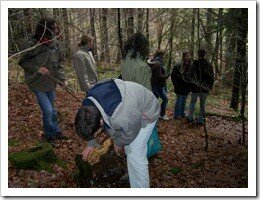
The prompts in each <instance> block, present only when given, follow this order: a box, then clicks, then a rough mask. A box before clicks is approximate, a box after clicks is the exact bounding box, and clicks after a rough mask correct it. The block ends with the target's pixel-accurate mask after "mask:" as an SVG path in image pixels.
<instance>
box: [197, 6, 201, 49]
mask: <svg viewBox="0 0 260 200" xmlns="http://www.w3.org/2000/svg"><path fill="white" fill-rule="evenodd" d="M197 22H198V25H197V38H198V49H200V9H199V8H198V9H197Z"/></svg>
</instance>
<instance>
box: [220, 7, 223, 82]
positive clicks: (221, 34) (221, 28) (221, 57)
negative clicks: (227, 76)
mask: <svg viewBox="0 0 260 200" xmlns="http://www.w3.org/2000/svg"><path fill="white" fill-rule="evenodd" d="M222 15H223V8H219V19H220V20H221V22H220V23H219V60H220V63H219V76H220V77H221V76H222V70H223V23H222Z"/></svg>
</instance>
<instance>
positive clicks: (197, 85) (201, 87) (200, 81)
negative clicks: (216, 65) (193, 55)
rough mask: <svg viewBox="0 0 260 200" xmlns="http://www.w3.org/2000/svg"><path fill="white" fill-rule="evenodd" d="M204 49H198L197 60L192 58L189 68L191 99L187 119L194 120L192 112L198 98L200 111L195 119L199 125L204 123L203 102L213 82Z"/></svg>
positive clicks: (210, 67) (211, 69) (212, 74)
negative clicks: (190, 67)
mask: <svg viewBox="0 0 260 200" xmlns="http://www.w3.org/2000/svg"><path fill="white" fill-rule="evenodd" d="M205 55H206V51H205V50H203V49H200V50H198V60H194V62H193V65H192V69H191V73H192V74H191V83H192V87H191V91H192V94H191V101H190V112H189V115H188V120H189V121H190V122H193V121H194V118H193V113H194V110H195V104H196V102H197V99H198V98H199V99H200V113H199V117H198V119H197V123H198V124H199V125H203V124H204V120H205V102H206V99H207V96H208V93H209V92H210V91H211V90H212V87H213V84H214V72H213V68H212V65H211V64H210V63H209V62H208V61H207V60H206V59H205Z"/></svg>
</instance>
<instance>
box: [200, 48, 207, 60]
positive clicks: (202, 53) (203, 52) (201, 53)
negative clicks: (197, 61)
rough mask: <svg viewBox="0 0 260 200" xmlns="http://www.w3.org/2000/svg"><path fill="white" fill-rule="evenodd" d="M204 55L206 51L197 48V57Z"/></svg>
mask: <svg viewBox="0 0 260 200" xmlns="http://www.w3.org/2000/svg"><path fill="white" fill-rule="evenodd" d="M205 55H206V51H205V50H204V49H200V50H198V56H199V58H204V57H205Z"/></svg>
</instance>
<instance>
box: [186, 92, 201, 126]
mask: <svg viewBox="0 0 260 200" xmlns="http://www.w3.org/2000/svg"><path fill="white" fill-rule="evenodd" d="M198 96H199V93H191V100H190V111H189V115H188V120H189V121H193V120H194V118H193V113H194V110H195V105H196V102H197V98H198Z"/></svg>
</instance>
